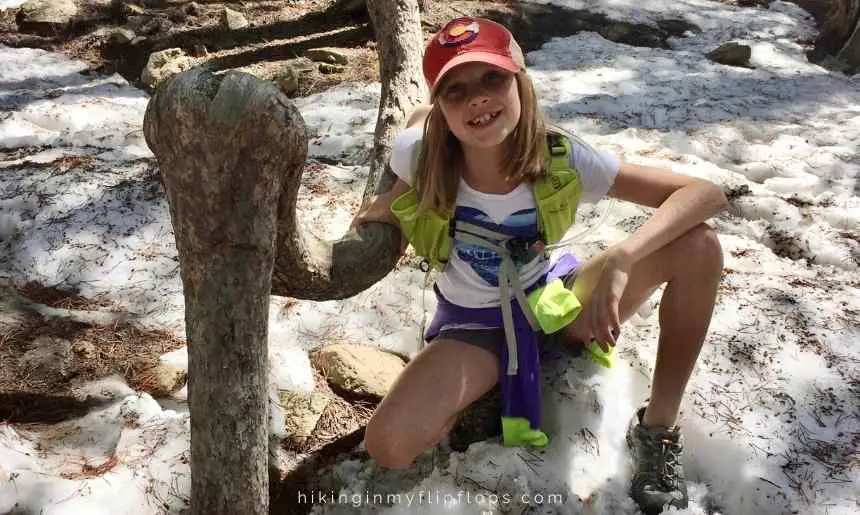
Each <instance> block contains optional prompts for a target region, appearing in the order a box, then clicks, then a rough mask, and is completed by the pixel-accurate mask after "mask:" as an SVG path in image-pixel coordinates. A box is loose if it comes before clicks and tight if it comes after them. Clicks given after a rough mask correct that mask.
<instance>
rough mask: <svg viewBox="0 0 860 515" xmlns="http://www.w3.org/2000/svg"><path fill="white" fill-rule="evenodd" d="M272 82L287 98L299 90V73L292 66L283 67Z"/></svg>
mask: <svg viewBox="0 0 860 515" xmlns="http://www.w3.org/2000/svg"><path fill="white" fill-rule="evenodd" d="M273 80H274V81H275V83H276V84H277V85H278V87H279V88H281V91H283V92H284V94H285V95H287V96H290V95H292V94H294V93H295V92H296V91H298V90H299V72H298V71H296V69H295V68H294V67H293V66H290V65H286V66H284V69H283V71H282V73H280V74H278V75H276V76H275V77H274V78H273Z"/></svg>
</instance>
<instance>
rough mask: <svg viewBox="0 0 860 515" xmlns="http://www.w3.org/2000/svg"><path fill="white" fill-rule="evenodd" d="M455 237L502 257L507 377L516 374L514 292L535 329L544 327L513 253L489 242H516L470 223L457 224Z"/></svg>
mask: <svg viewBox="0 0 860 515" xmlns="http://www.w3.org/2000/svg"><path fill="white" fill-rule="evenodd" d="M454 237H455V238H456V239H458V240H460V241H462V242H464V243H469V244H471V245H477V246H479V247H482V248H485V249H487V250H492V251H493V252H496V253H497V254H499V256H500V257H501V258H502V263H501V265H500V266H499V277H498V279H499V290H500V297H501V299H500V300H501V308H502V323H503V325H504V330H505V344H506V346H507V348H508V367H507V370H506V371H505V373H506V374H507V375H516V374H517V370H518V368H519V362H518V360H517V337H516V334H515V331H514V314H513V309H512V308H511V301H512V298H511V297H512V296H511V290H513V297H514V298H516V301H517V302H518V303H519V305H520V309H522V311H523V314H524V315H525V317H526V320H528V322H529V326H531V328H532V330H534V331H537V330H538V329H539V328H540V326H539V325H538V322H537V319H536V318H535V316H534V313H532V308H531V304H529V301H528V298H527V297H526V292H525V288H523V284H522V282H521V281H520V275H519V273H518V272H517V266H516V264H515V263H514V260H513V258H512V256H511V252H510V250H508V249H507V247H505V246H503V245H497V244H495V243H493V242H492V241H488V239H492V240H500V241H503V242H507V241H509V240H511V239H512V236H510V235H509V234H503V233H500V232H496V231H493V230H491V229H487V228H485V227H480V226H478V225H475V224H470V223H468V222H457V223H456V231H455V233H454Z"/></svg>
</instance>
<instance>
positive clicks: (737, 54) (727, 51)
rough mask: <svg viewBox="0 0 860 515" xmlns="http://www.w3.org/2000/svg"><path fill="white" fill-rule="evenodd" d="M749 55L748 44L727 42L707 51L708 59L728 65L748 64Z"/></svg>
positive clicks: (750, 52)
mask: <svg viewBox="0 0 860 515" xmlns="http://www.w3.org/2000/svg"><path fill="white" fill-rule="evenodd" d="M751 55H752V48H750V47H749V46H747V45H742V44H740V43H735V42H729V43H723V44H722V45H720V46H719V47H717V48H716V49H715V50H712V51H710V52H708V59H710V60H711V61H714V62H717V63H720V64H726V65H728V66H748V65H749V61H750V56H751Z"/></svg>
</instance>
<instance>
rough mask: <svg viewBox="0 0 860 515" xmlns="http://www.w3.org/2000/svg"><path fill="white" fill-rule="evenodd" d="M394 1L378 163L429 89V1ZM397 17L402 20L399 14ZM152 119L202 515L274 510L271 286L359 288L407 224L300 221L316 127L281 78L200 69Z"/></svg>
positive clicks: (300, 291) (386, 262) (166, 95)
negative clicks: (336, 231) (424, 9)
mask: <svg viewBox="0 0 860 515" xmlns="http://www.w3.org/2000/svg"><path fill="white" fill-rule="evenodd" d="M388 1H389V2H390V3H389V5H387V6H386V5H383V3H384V2H383V1H382V0H375V1H374V2H373V4H374V8H375V9H377V10H378V11H385V14H384V15H381V16H378V17H377V18H376V19H377V20H379V22H380V23H384V24H386V25H384V26H383V27H380V29H379V30H378V31H377V33H378V34H379V43H378V45H379V48H380V50H379V53H380V57H381V59H382V60H383V63H382V70H383V75H382V81H383V96H382V102H381V107H380V124H381V125H383V126H384V129H378V130H377V143H378V145H377V150H376V152H375V153H374V163H376V165H375V166H376V167H377V168H376V169H377V170H378V169H379V168H380V166H381V165H380V163H383V164H384V163H387V160H388V152H389V148H390V143H391V139H392V137H393V134H394V132H395V131H396V130H397V129H398V128H399V127H400V126H401V125H402V123H403V120H404V119H405V116H406V112H407V111H408V110H410V109H411V108H412V107H413V106H414V105H415V104H417V103H418V101H419V98H418V97H419V95H420V93H419V91H420V90H421V82H420V71H419V68H418V67H417V65H415V63H416V62H417V55H420V35H419V34H420V25H419V23H418V16H417V4H415V0H388ZM410 8H411V9H412V10H413V11H414V12H413V13H411V14H410V13H407V12H406V11H408V10H409V9H410ZM392 20H394V21H396V22H397V25H387V23H389V22H391V21H392ZM416 41H418V42H419V47H415V44H414V43H415V42H416ZM407 42H408V43H407ZM392 47H393V48H394V50H391V48H392ZM416 48H417V50H415V49H416ZM413 51H416V52H417V55H409V52H413ZM391 59H395V60H398V59H402V60H404V61H408V62H409V63H410V64H409V65H408V66H404V65H398V64H397V63H392V62H389V61H390V60H391ZM143 125H144V133H145V136H146V141H147V143H148V144H149V146H150V148H151V149H152V150H153V152H154V153H155V155H156V158H157V159H158V163H159V166H160V168H161V172H162V176H163V179H164V185H165V189H166V190H167V198H168V202H169V205H170V216H171V220H172V223H173V227H174V233H175V237H176V245H177V249H178V251H179V261H180V273H181V277H182V283H183V293H184V296H185V320H186V334H187V340H188V344H189V380H188V389H189V404H190V409H191V470H192V479H191V502H192V506H191V510H192V514H195V515H196V514H206V515H211V514H234V513H235V514H241V515H255V514H258V515H262V514H267V513H268V493H269V492H268V467H267V465H268V417H267V411H268V410H267V407H268V403H267V402H268V401H267V398H268V395H267V388H266V377H267V367H266V356H267V352H266V346H267V329H268V307H269V296H270V294H276V295H285V296H293V297H300V298H306V299H316V300H326V299H333V298H343V297H349V296H352V295H355V294H356V293H358V292H360V291H362V290H364V289H366V288H367V287H369V286H371V285H373V284H374V283H376V282H377V281H378V280H379V279H381V278H382V277H384V276H385V275H386V274H387V273H388V272H390V271H391V269H392V268H393V266H394V264H395V263H396V261H397V259H398V258H399V255H400V243H401V235H400V231H399V230H397V228H395V227H394V226H390V225H386V224H381V223H370V224H365V225H362V226H360V227H359V228H358V229H357V230H350V231H349V232H348V233H347V234H346V236H344V237H343V238H341V239H340V240H338V241H334V242H326V241H322V240H320V239H318V238H316V237H314V236H312V235H311V234H310V233H306V232H302V231H301V230H300V229H299V226H298V223H297V218H296V197H297V195H298V189H299V184H300V179H301V173H302V170H303V168H304V163H305V159H306V157H307V143H308V142H307V134H306V131H305V126H304V122H303V121H302V118H301V115H300V114H299V112H298V111H297V110H296V108H295V107H294V106H293V104H292V103H291V102H290V101H289V99H287V97H286V96H284V95H283V93H281V92H280V90H278V89H277V88H276V87H275V86H274V85H273V84H271V83H269V82H264V81H261V80H259V79H256V78H254V77H253V76H251V75H247V74H243V73H236V72H229V73H226V74H224V75H220V76H215V75H213V74H212V73H211V72H210V71H207V70H205V69H202V68H197V69H193V70H190V71H188V72H185V73H182V74H180V75H177V76H175V77H173V78H171V79H168V80H167V81H166V82H165V83H164V84H162V85H161V87H159V88H158V90H157V91H156V93H155V95H154V96H153V97H152V99H151V100H150V103H149V105H148V106H147V110H146V115H145V117H144V124H143ZM380 142H381V143H380ZM383 169H384V170H385V172H384V173H383V174H382V176H381V177H380V178H379V179H378V180H377V179H376V176H377V175H378V174H372V175H371V177H372V181H371V183H372V184H374V185H375V189H376V190H377V191H378V192H382V191H386V190H388V189H389V188H390V187H391V184H392V183H393V179H394V176H393V174H392V173H391V171H390V169H389V168H388V167H387V166H385V167H384V168H383ZM371 191H372V190H371Z"/></svg>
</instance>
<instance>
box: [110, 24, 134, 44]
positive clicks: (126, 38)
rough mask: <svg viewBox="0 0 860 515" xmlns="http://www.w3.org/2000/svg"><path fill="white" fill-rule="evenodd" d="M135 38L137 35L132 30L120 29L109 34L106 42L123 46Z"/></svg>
mask: <svg viewBox="0 0 860 515" xmlns="http://www.w3.org/2000/svg"><path fill="white" fill-rule="evenodd" d="M136 37H137V34H135V33H134V31H133V30H130V29H125V28H122V27H120V28H117V29H114V30H112V31H111V32H110V34H109V35H108V41H110V42H111V43H114V44H119V45H125V44H127V43H131V42H132V41H134V38H136Z"/></svg>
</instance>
